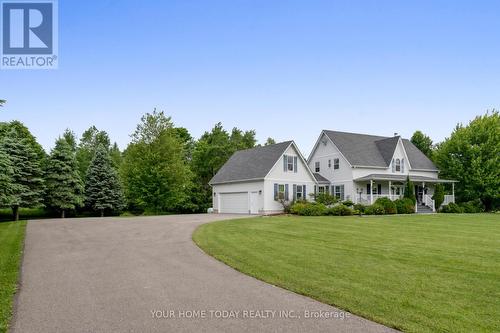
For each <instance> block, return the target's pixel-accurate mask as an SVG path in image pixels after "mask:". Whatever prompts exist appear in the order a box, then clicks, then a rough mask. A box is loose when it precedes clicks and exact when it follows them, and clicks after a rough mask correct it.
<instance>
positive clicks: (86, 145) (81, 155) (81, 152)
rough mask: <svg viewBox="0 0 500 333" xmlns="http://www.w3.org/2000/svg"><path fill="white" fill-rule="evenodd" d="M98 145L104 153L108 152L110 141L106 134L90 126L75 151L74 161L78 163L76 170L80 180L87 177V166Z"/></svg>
mask: <svg viewBox="0 0 500 333" xmlns="http://www.w3.org/2000/svg"><path fill="white" fill-rule="evenodd" d="M100 145H102V146H103V147H104V148H105V149H106V151H109V149H110V145H111V141H110V140H109V136H108V133H106V132H105V131H100V130H98V129H97V127H95V126H91V127H90V128H89V129H88V130H86V131H85V132H83V134H82V137H81V138H80V143H79V145H78V147H77V149H76V160H77V161H78V169H79V171H80V177H81V178H82V179H85V177H86V176H87V170H88V168H89V165H90V163H91V162H92V159H93V158H94V155H95V151H96V150H97V147H99V146H100Z"/></svg>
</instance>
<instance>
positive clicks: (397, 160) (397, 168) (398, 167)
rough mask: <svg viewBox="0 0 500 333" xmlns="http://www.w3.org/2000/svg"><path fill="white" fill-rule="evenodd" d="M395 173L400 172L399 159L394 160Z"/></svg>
mask: <svg viewBox="0 0 500 333" xmlns="http://www.w3.org/2000/svg"><path fill="white" fill-rule="evenodd" d="M396 172H401V160H400V159H399V158H397V159H396Z"/></svg>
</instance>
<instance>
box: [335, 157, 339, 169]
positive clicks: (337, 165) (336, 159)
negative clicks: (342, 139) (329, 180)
mask: <svg viewBox="0 0 500 333" xmlns="http://www.w3.org/2000/svg"><path fill="white" fill-rule="evenodd" d="M339 168H340V161H339V159H338V158H335V159H334V160H333V169H334V170H338V169H339Z"/></svg>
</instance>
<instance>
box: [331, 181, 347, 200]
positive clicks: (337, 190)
mask: <svg viewBox="0 0 500 333" xmlns="http://www.w3.org/2000/svg"><path fill="white" fill-rule="evenodd" d="M333 189H334V192H333V195H334V196H335V197H336V198H337V199H340V200H342V201H343V200H344V197H345V196H344V185H335V186H333Z"/></svg>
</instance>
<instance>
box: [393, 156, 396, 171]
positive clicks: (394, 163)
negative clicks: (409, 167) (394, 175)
mask: <svg viewBox="0 0 500 333" xmlns="http://www.w3.org/2000/svg"><path fill="white" fill-rule="evenodd" d="M394 171H396V161H394V159H392V172H394Z"/></svg>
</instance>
